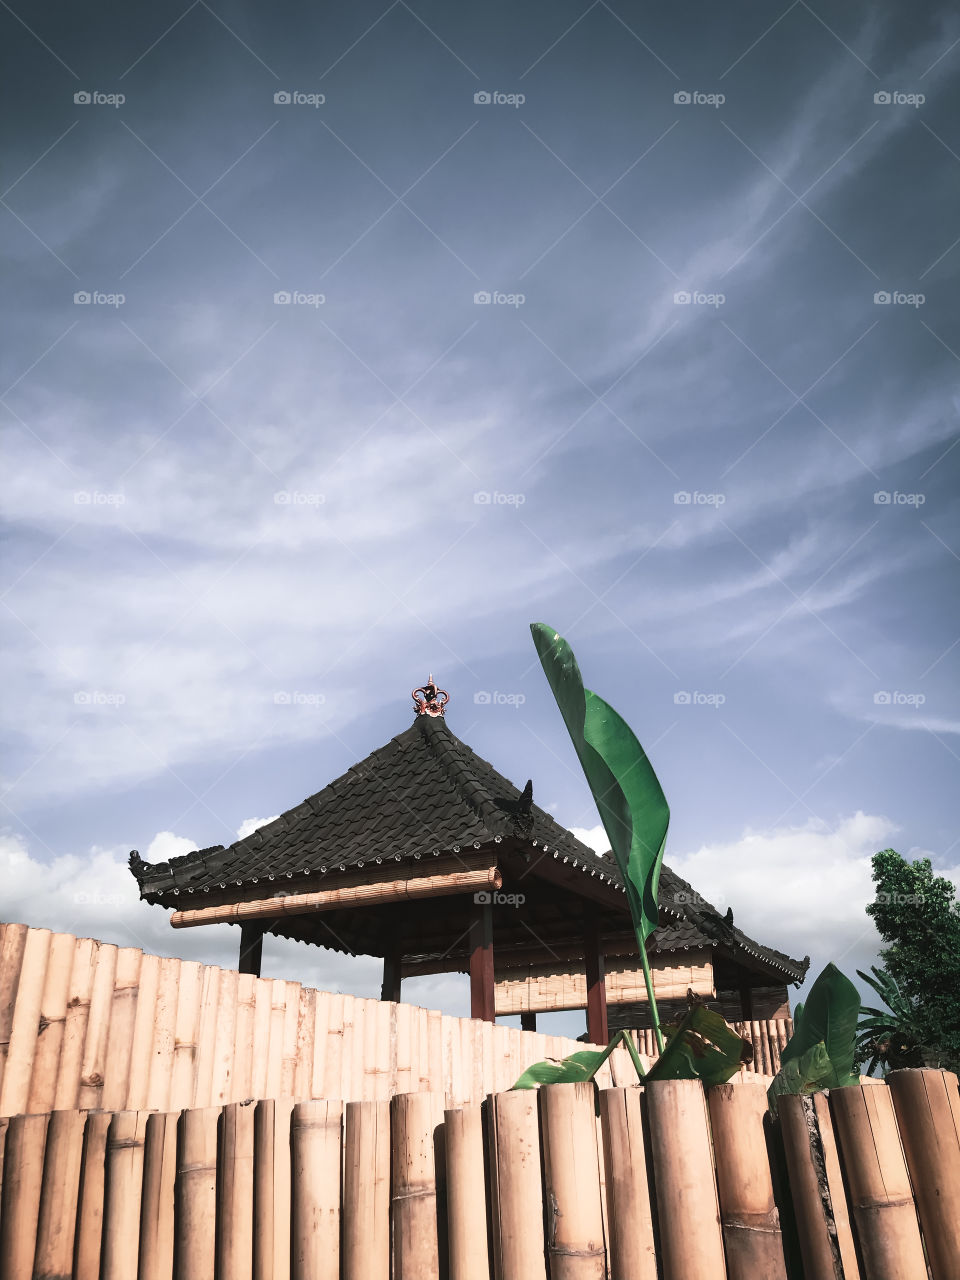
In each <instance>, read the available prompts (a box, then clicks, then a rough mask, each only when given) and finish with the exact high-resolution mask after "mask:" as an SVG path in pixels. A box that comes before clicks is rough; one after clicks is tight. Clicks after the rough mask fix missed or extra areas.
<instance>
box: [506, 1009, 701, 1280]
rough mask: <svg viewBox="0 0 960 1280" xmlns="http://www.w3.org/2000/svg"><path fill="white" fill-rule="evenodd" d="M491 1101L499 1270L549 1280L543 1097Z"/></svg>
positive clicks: (515, 1095) (513, 1279)
mask: <svg viewBox="0 0 960 1280" xmlns="http://www.w3.org/2000/svg"><path fill="white" fill-rule="evenodd" d="M505 1029H506V1028H505ZM488 1105H489V1108H490V1111H489V1118H490V1142H491V1154H490V1177H491V1184H492V1185H491V1210H492V1217H493V1224H492V1225H493V1230H492V1241H493V1263H494V1274H495V1276H496V1280H546V1275H547V1267H546V1255H545V1252H544V1239H543V1182H542V1180H541V1175H540V1130H539V1124H538V1119H537V1095H536V1093H535V1092H534V1091H533V1090H526V1089H524V1090H517V1091H516V1092H512V1093H498V1094H494V1095H493V1096H492V1097H491V1098H490V1100H489V1104H488ZM714 1280H716V1278H714Z"/></svg>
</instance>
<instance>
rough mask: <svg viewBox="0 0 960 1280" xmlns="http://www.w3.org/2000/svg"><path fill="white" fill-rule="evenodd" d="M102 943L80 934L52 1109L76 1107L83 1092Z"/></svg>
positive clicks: (75, 950) (71, 971) (70, 983)
mask: <svg viewBox="0 0 960 1280" xmlns="http://www.w3.org/2000/svg"><path fill="white" fill-rule="evenodd" d="M99 947H100V944H99V943H98V942H94V941H93V939H92V938H78V939H77V943H76V947H75V948H74V952H73V961H72V964H71V967H70V982H69V985H68V987H67V1005H66V1013H65V1016H64V1022H63V1042H62V1044H61V1045H60V1059H59V1062H58V1064H57V1084H56V1088H55V1090H54V1098H53V1108H52V1109H53V1110H54V1111H69V1110H70V1109H71V1108H73V1107H76V1105H77V1101H78V1098H79V1094H80V1076H81V1074H82V1070H83V1045H84V1041H85V1040H86V1037H87V1018H88V1017H89V1014H90V993H91V991H92V989H93V974H94V968H95V965H96V953H97V951H98V950H99Z"/></svg>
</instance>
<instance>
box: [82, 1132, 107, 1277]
mask: <svg viewBox="0 0 960 1280" xmlns="http://www.w3.org/2000/svg"><path fill="white" fill-rule="evenodd" d="M112 1119H113V1117H112V1116H111V1115H110V1113H109V1111H93V1112H90V1113H89V1114H88V1115H87V1123H86V1127H85V1129H84V1132H83V1161H82V1163H81V1165H80V1195H79V1203H78V1208H77V1237H76V1240H75V1242H74V1249H73V1258H74V1261H73V1280H100V1250H101V1246H102V1244H103V1191H104V1173H105V1169H106V1156H107V1134H108V1133H109V1130H110V1121H111V1120H112Z"/></svg>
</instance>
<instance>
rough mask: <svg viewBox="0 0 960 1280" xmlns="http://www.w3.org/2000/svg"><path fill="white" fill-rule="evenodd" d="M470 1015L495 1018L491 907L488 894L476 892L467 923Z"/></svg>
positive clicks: (489, 1020)
mask: <svg viewBox="0 0 960 1280" xmlns="http://www.w3.org/2000/svg"><path fill="white" fill-rule="evenodd" d="M477 899H480V900H479V901H477ZM470 1017H471V1018H482V1019H483V1021H484V1022H494V1021H495V1011H494V977H493V907H492V906H491V905H490V894H489V893H482V894H481V893H478V894H477V895H476V897H475V898H474V914H473V919H472V920H471V922H470Z"/></svg>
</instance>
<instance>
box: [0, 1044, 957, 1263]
mask: <svg viewBox="0 0 960 1280" xmlns="http://www.w3.org/2000/svg"><path fill="white" fill-rule="evenodd" d="M888 1079H889V1083H888V1084H884V1083H881V1082H874V1083H869V1084H867V1083H864V1084H862V1085H860V1086H853V1087H850V1088H846V1089H840V1090H836V1091H834V1092H833V1093H832V1094H829V1095H827V1094H818V1095H816V1096H815V1097H813V1098H791V1097H785V1098H783V1099H782V1100H781V1119H780V1121H779V1122H773V1121H772V1120H771V1118H770V1117H769V1115H767V1114H765V1107H764V1092H763V1086H762V1082H761V1081H759V1080H757V1079H752V1080H746V1081H741V1082H738V1083H732V1084H727V1085H721V1086H718V1087H717V1088H714V1089H711V1090H708V1091H706V1092H705V1091H704V1090H703V1089H702V1087H701V1085H700V1084H699V1082H698V1081H663V1082H660V1083H653V1084H650V1085H646V1086H644V1087H638V1086H630V1087H616V1088H609V1089H604V1090H601V1091H600V1094H599V1119H598V1117H597V1114H596V1112H597V1108H596V1098H595V1094H594V1091H593V1089H592V1087H591V1086H588V1085H550V1086H546V1087H544V1088H541V1089H540V1090H539V1091H514V1092H505V1093H498V1094H494V1095H491V1096H490V1097H489V1098H488V1099H487V1100H486V1101H485V1102H484V1103H483V1104H471V1105H468V1106H465V1107H459V1108H447V1109H446V1110H444V1097H443V1095H442V1094H441V1093H438V1092H431V1091H423V1092H417V1093H406V1094H398V1095H396V1096H395V1097H394V1098H393V1099H392V1101H390V1102H386V1101H377V1100H368V1101H360V1102H349V1103H347V1104H346V1105H345V1106H343V1105H342V1104H341V1102H340V1101H331V1100H313V1101H305V1102H299V1103H293V1102H292V1101H289V1100H286V1101H278V1100H274V1099H267V1100H263V1101H259V1102H256V1103H254V1102H250V1103H228V1104H226V1105H225V1106H222V1107H221V1106H212V1107H200V1108H188V1109H184V1110H182V1111H179V1112H177V1111H167V1112H153V1113H151V1114H149V1115H147V1114H146V1113H145V1112H143V1111H120V1112H113V1113H110V1112H105V1111H83V1110H76V1109H75V1110H66V1111H54V1112H52V1113H51V1114H49V1115H41V1114H37V1115H17V1116H14V1117H11V1118H10V1119H8V1120H5V1121H3V1122H0V1155H2V1157H3V1160H2V1164H0V1280H40V1278H41V1277H43V1278H46V1277H57V1280H103V1278H104V1277H118V1278H122V1280H414V1278H415V1280H491V1277H493V1280H547V1277H549V1280H746V1278H747V1277H750V1280H788V1277H789V1278H790V1280H794V1278H796V1277H803V1278H804V1280H928V1277H929V1280H956V1278H957V1276H958V1275H960V1093H958V1089H957V1078H956V1076H955V1075H952V1074H950V1073H948V1072H945V1071H937V1070H932V1069H924V1070H916V1071H901V1072H895V1073H893V1074H892V1075H891V1076H890V1077H889V1078H888ZM781 1168H783V1169H784V1170H785V1171H786V1178H785V1179H782V1178H781V1176H780V1172H779V1170H780V1169H781ZM797 1243H799V1249H796V1245H797ZM928 1265H929V1271H928Z"/></svg>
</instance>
